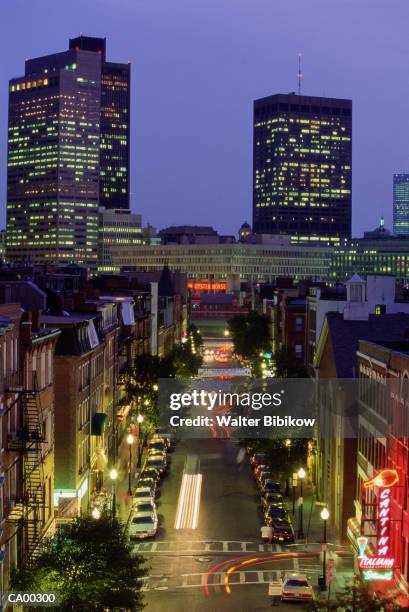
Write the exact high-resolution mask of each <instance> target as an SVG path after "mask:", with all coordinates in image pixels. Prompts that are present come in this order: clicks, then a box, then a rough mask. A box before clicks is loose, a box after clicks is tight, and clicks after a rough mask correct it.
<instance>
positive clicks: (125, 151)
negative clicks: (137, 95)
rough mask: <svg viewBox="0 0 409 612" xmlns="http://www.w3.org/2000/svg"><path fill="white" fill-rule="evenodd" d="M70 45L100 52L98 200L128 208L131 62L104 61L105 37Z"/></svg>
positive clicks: (86, 38) (108, 205)
mask: <svg viewBox="0 0 409 612" xmlns="http://www.w3.org/2000/svg"><path fill="white" fill-rule="evenodd" d="M70 49H83V50H87V51H93V52H97V53H99V54H100V55H101V60H102V63H101V145H100V166H99V190H100V196H99V198H100V199H99V203H100V206H103V207H104V208H129V165H130V164H129V159H130V103H131V100H130V96H131V90H130V87H131V64H130V63H127V64H119V63H114V62H107V61H106V39H105V38H93V37H91V36H79V37H78V38H73V39H71V40H70Z"/></svg>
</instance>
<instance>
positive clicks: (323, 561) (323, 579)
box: [321, 508, 329, 591]
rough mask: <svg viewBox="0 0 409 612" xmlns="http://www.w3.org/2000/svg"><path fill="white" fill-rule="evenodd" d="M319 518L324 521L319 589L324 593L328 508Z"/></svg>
mask: <svg viewBox="0 0 409 612" xmlns="http://www.w3.org/2000/svg"><path fill="white" fill-rule="evenodd" d="M321 518H322V520H323V521H324V537H323V546H322V580H321V589H322V590H323V591H325V590H326V589H327V520H328V519H329V512H328V508H323V509H322V510H321Z"/></svg>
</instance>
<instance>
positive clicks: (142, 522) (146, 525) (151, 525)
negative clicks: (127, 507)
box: [129, 512, 158, 539]
mask: <svg viewBox="0 0 409 612" xmlns="http://www.w3.org/2000/svg"><path fill="white" fill-rule="evenodd" d="M157 530H158V518H157V516H156V515H155V514H154V513H153V512H138V513H135V514H133V515H132V517H131V520H130V521H129V537H130V538H140V539H142V538H151V537H152V536H154V535H155V533H156V532H157Z"/></svg>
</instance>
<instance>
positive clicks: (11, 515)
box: [0, 302, 59, 590]
mask: <svg viewBox="0 0 409 612" xmlns="http://www.w3.org/2000/svg"><path fill="white" fill-rule="evenodd" d="M38 323H39V312H38V311H35V312H32V313H29V312H23V310H22V308H21V305H20V304H18V303H17V304H16V303H12V302H9V303H6V304H0V363H1V370H2V372H1V374H2V375H1V376H0V410H1V427H0V435H1V479H0V483H1V486H0V494H1V498H0V506H1V518H2V532H1V540H0V546H1V557H0V558H1V559H2V563H1V568H0V569H1V571H0V576H1V585H0V586H1V589H2V590H5V589H7V588H8V585H9V576H10V572H11V570H12V569H13V568H15V567H20V566H21V565H22V564H23V563H24V562H25V561H26V560H27V559H29V558H30V557H31V556H32V555H33V554H34V552H35V550H36V548H37V546H38V544H39V543H40V542H41V540H42V538H43V537H44V536H46V535H51V534H52V533H53V531H54V527H55V523H54V450H55V446H54V426H55V422H54V389H53V377H54V372H53V369H54V350H55V345H56V342H57V339H58V336H59V331H58V330H57V329H49V328H45V327H44V328H41V329H40V327H39V324H38Z"/></svg>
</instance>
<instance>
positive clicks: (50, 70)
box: [6, 36, 130, 269]
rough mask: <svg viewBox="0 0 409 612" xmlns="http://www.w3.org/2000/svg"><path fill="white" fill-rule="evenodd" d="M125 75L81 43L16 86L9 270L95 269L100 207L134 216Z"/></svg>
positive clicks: (35, 67)
mask: <svg viewBox="0 0 409 612" xmlns="http://www.w3.org/2000/svg"><path fill="white" fill-rule="evenodd" d="M129 74H130V67H129V65H128V64H125V65H124V64H113V63H111V62H106V61H105V39H99V38H90V37H83V36H81V37H79V38H77V39H72V40H70V48H69V50H68V51H63V52H61V53H56V54H53V55H48V56H44V57H39V58H36V59H32V60H27V61H26V63H25V74H24V76H23V77H19V78H15V79H12V80H11V81H10V84H9V126H8V177H7V248H6V253H7V258H8V260H9V261H10V262H24V261H25V262H31V263H41V264H43V263H77V264H81V265H84V266H87V267H88V268H90V269H95V268H96V267H97V258H98V253H97V250H98V207H99V205H100V204H101V203H105V206H106V207H110V208H124V209H128V208H129Z"/></svg>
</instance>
